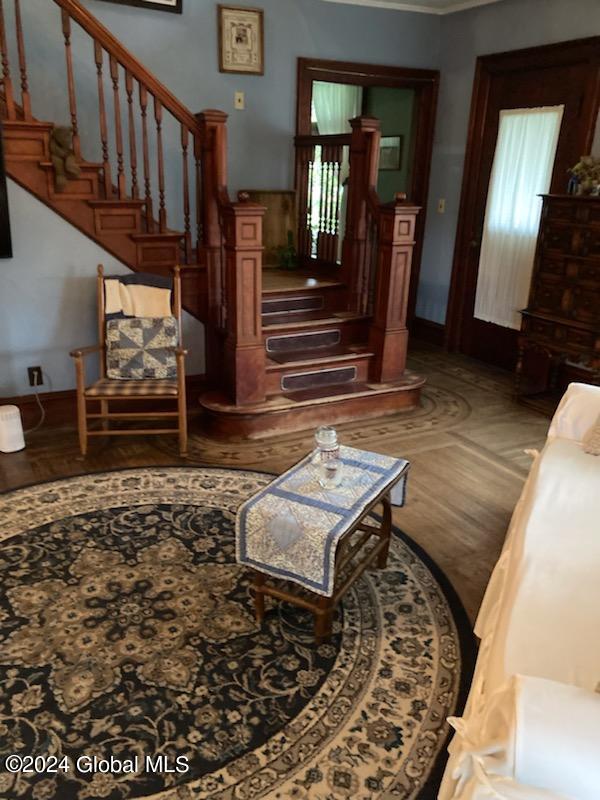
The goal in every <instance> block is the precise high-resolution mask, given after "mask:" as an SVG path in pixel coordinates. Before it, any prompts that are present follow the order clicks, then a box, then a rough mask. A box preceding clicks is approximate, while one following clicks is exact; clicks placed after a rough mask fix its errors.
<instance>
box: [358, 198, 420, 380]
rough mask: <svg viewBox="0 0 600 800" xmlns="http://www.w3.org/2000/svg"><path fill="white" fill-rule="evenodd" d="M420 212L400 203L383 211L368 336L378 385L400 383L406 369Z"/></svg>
mask: <svg viewBox="0 0 600 800" xmlns="http://www.w3.org/2000/svg"><path fill="white" fill-rule="evenodd" d="M419 210H420V209H419V207H418V206H413V205H411V204H410V203H407V202H404V201H401V200H397V201H396V202H395V203H390V204H389V205H383V206H381V207H380V216H379V253H378V259H377V278H376V283H375V300H374V308H373V322H372V324H371V329H370V332H369V346H370V348H371V349H372V350H373V352H374V353H375V358H374V360H373V363H372V372H371V376H370V377H371V380H373V381H377V382H378V383H387V382H388V381H395V380H398V379H400V378H401V377H402V375H403V373H404V369H405V367H406V349H407V346H408V330H407V329H406V309H407V305H408V290H409V286H410V267H411V261H412V253H413V247H414V244H415V242H414V236H415V221H416V218H417V214H418V213H419Z"/></svg>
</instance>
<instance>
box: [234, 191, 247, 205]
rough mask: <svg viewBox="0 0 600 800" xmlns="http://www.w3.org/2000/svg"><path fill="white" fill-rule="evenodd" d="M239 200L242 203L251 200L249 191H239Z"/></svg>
mask: <svg viewBox="0 0 600 800" xmlns="http://www.w3.org/2000/svg"><path fill="white" fill-rule="evenodd" d="M237 197H238V200H239V202H240V203H249V202H250V193H249V192H238V195H237Z"/></svg>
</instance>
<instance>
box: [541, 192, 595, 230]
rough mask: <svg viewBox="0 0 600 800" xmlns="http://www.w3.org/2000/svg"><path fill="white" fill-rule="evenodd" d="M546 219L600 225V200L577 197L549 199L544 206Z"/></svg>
mask: <svg viewBox="0 0 600 800" xmlns="http://www.w3.org/2000/svg"><path fill="white" fill-rule="evenodd" d="M544 218H545V219H547V220H556V221H558V222H577V223H581V224H584V225H589V224H594V223H600V200H595V199H593V198H591V199H590V198H575V197H573V198H571V197H560V198H548V199H547V200H546V202H545V206H544Z"/></svg>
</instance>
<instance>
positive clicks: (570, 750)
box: [438, 384, 600, 800]
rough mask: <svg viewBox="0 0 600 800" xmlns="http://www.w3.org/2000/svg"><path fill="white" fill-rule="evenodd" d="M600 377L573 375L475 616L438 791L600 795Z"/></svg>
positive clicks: (556, 798) (558, 798) (573, 798)
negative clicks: (593, 450)
mask: <svg viewBox="0 0 600 800" xmlns="http://www.w3.org/2000/svg"><path fill="white" fill-rule="evenodd" d="M599 418H600V387H593V386H588V385H585V384H571V386H570V387H569V388H568V390H567V392H566V394H565V396H564V397H563V399H562V401H561V403H560V405H559V407H558V409H557V411H556V414H555V416H554V419H553V420H552V424H551V426H550V430H549V433H548V438H547V441H546V444H545V446H544V449H543V450H542V452H541V453H540V454H539V455H537V456H536V457H535V461H534V463H533V465H532V468H531V472H530V475H529V477H528V479H527V482H526V484H525V487H524V489H523V493H522V495H521V498H520V499H519V502H518V504H517V506H516V509H515V512H514V515H513V518H512V521H511V525H510V528H509V531H508V535H507V539H506V543H505V546H504V549H503V551H502V554H501V556H500V559H499V561H498V563H497V565H496V567H495V569H494V572H493V574H492V577H491V580H490V583H489V585H488V588H487V591H486V594H485V597H484V601H483V604H482V607H481V610H480V612H479V616H478V618H477V623H476V626H475V633H476V634H477V636H478V637H479V639H480V640H481V644H480V650H479V656H478V660H477V666H476V669H475V675H474V678H473V683H472V686H471V690H470V694H469V698H468V701H467V705H466V708H465V711H464V714H463V717H462V718H460V719H457V718H453V719H451V720H450V722H451V724H452V726H453V727H454V728H455V731H456V733H455V735H454V737H453V740H452V742H451V744H450V748H449V752H450V758H449V761H448V764H447V767H446V771H445V774H444V778H443V781H442V786H441V789H440V792H439V795H438V797H439V800H600V694H599V693H598V692H600V456H594V455H589V454H588V453H586V452H584V449H583V447H582V440H583V439H584V438H585V437H586V435H588V434H589V431H591V430H592V429H593V428H594V426H595V425H596V423H597V421H598V420H599Z"/></svg>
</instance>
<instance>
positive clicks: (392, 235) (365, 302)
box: [342, 117, 420, 383]
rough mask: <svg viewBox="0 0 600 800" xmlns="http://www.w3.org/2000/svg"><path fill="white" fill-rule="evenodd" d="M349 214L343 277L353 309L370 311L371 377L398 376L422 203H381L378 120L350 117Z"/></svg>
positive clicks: (402, 366)
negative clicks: (419, 204)
mask: <svg viewBox="0 0 600 800" xmlns="http://www.w3.org/2000/svg"><path fill="white" fill-rule="evenodd" d="M351 126H352V141H351V145H350V178H349V186H348V218H347V223H346V236H345V239H344V244H343V271H342V275H343V279H344V280H345V282H346V283H347V285H348V298H349V308H350V310H353V311H357V312H358V313H363V314H364V313H366V314H369V315H371V314H372V322H371V326H370V331H369V344H370V349H371V350H372V351H373V353H374V354H375V358H374V360H373V362H372V365H371V375H370V377H371V380H373V381H377V382H383V383H387V382H391V381H396V380H399V379H400V378H401V377H402V375H403V374H404V370H405V368H406V350H407V346H408V330H407V328H406V312H407V305H408V292H409V287H410V268H411V261H412V253H413V248H414V244H415V242H414V235H415V221H416V218H417V214H418V213H419V210H420V209H419V207H418V206H414V205H412V204H411V203H409V202H407V201H406V199H405V196H404V195H398V199H397V200H396V201H395V202H392V203H385V204H382V203H381V201H380V200H379V196H378V194H377V188H376V187H377V175H378V171H379V144H380V138H381V136H380V123H379V120H377V119H374V118H371V117H358V118H356V119H353V120H351Z"/></svg>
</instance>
